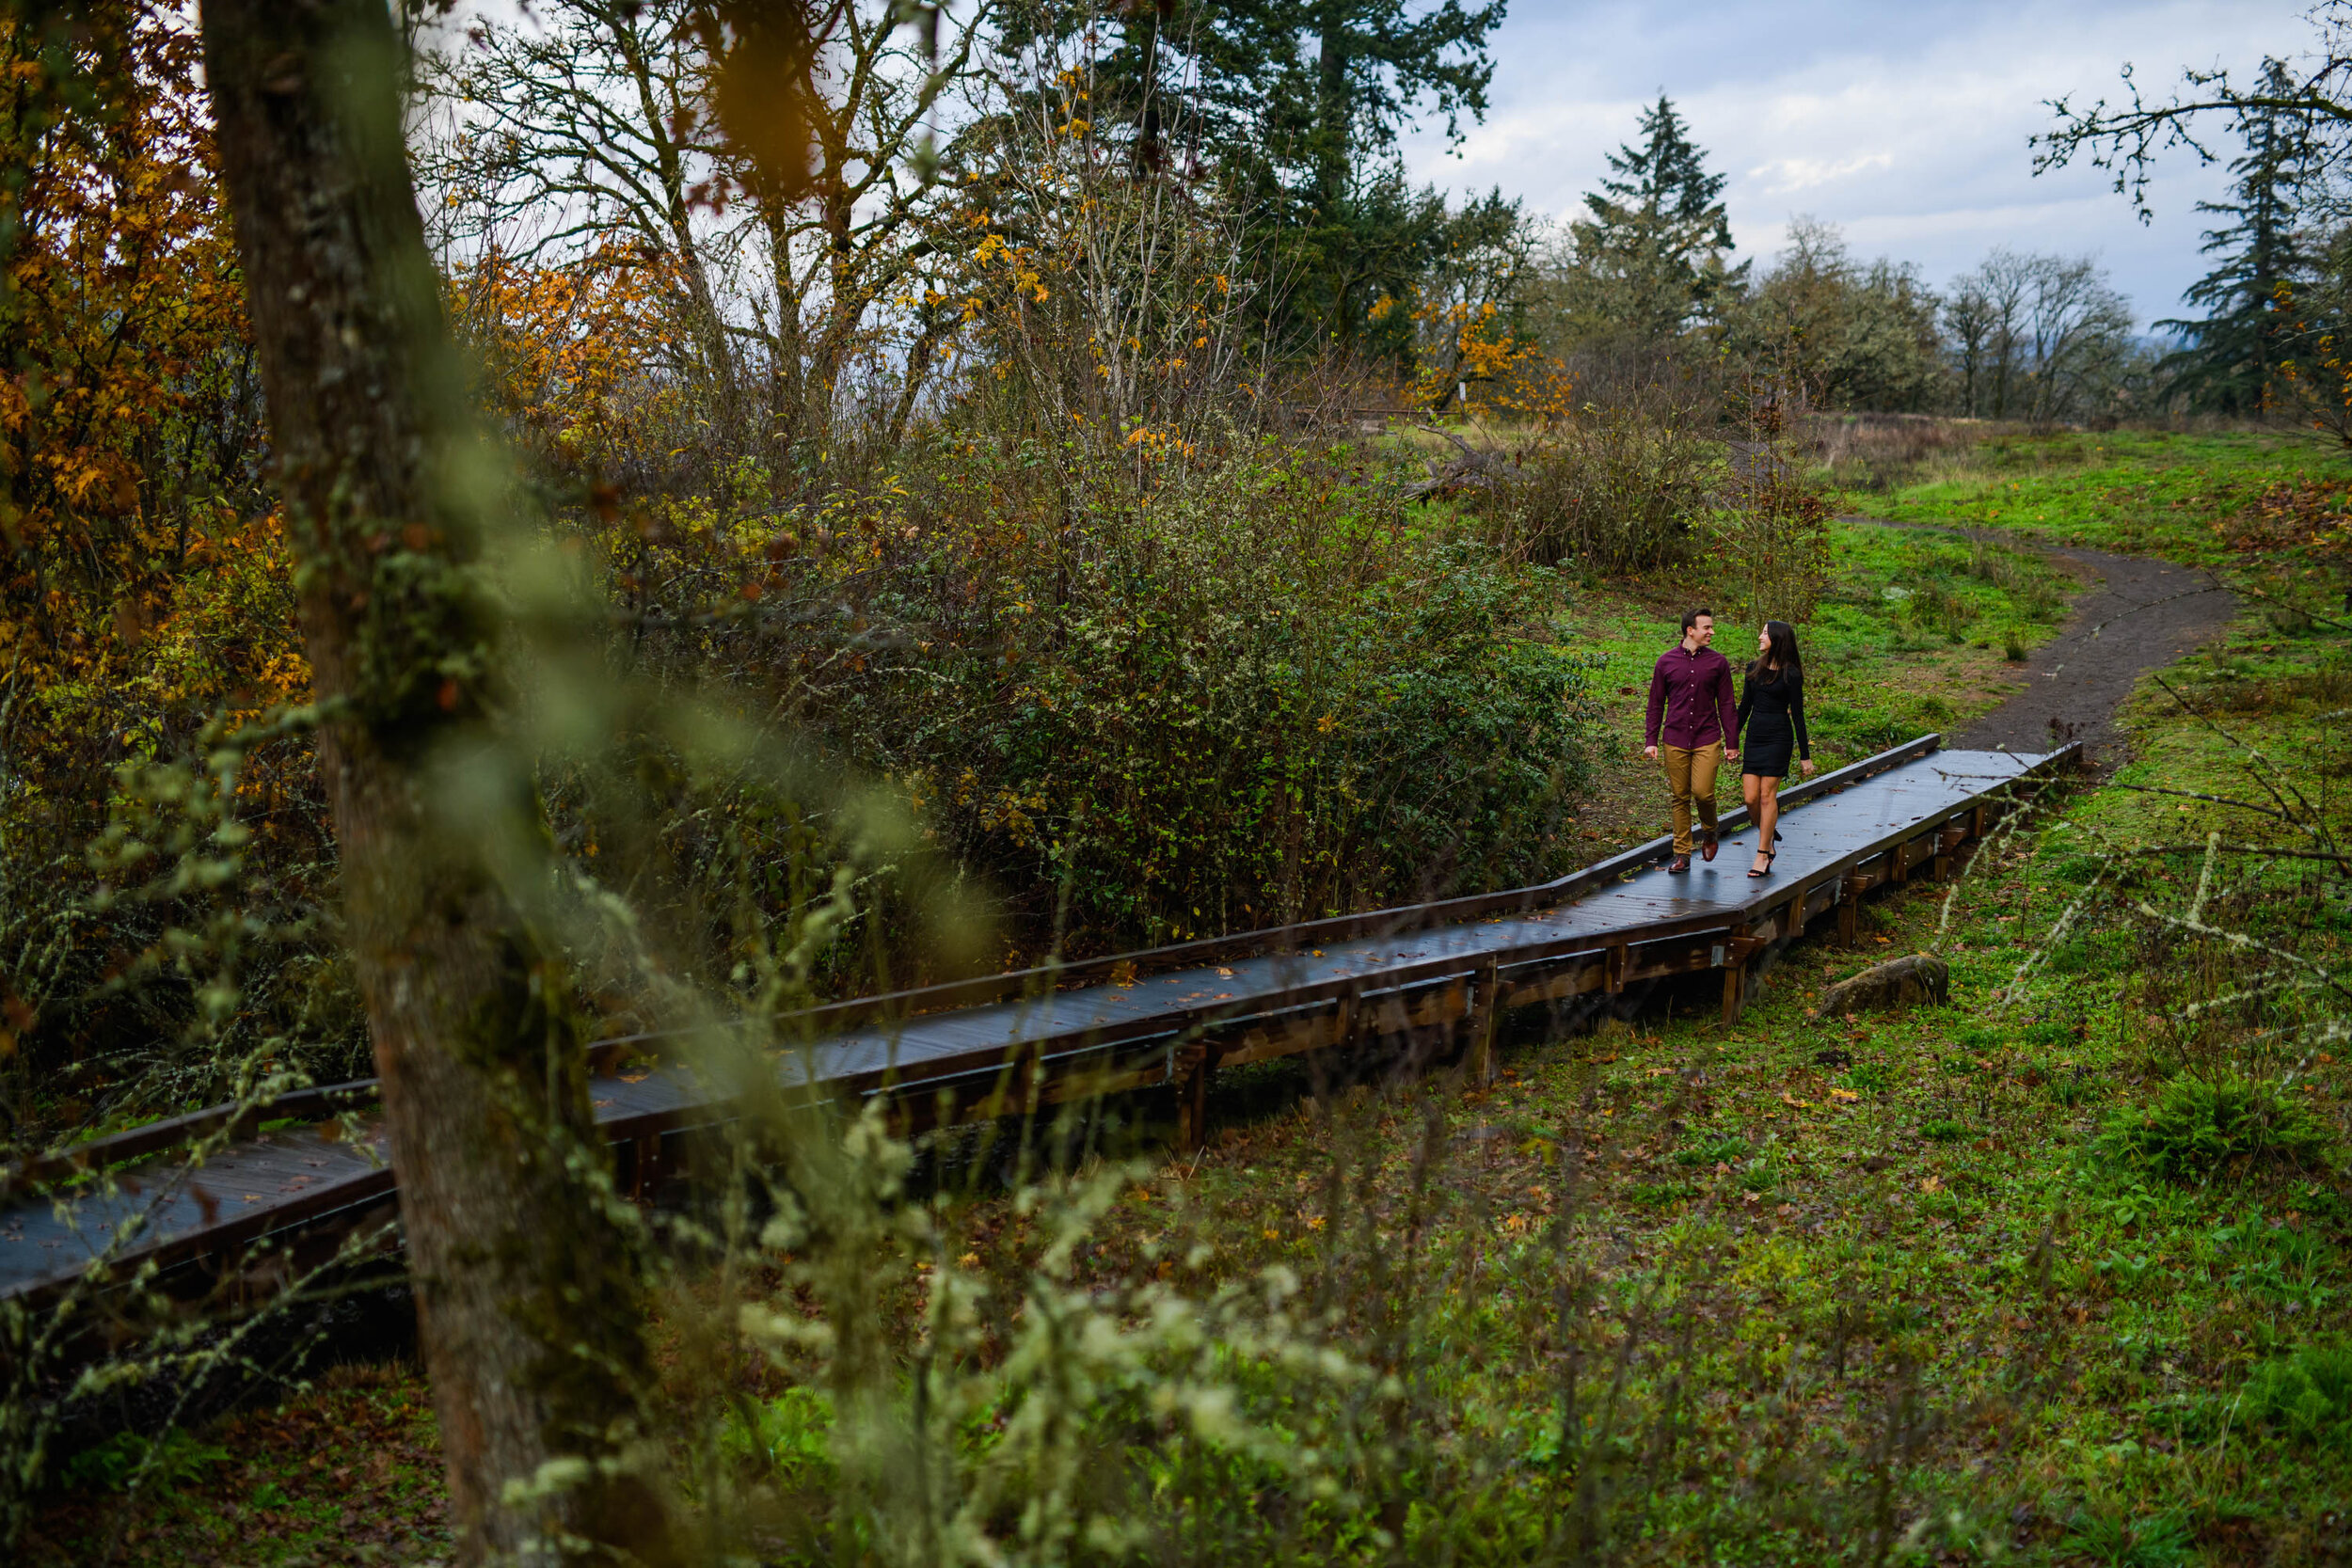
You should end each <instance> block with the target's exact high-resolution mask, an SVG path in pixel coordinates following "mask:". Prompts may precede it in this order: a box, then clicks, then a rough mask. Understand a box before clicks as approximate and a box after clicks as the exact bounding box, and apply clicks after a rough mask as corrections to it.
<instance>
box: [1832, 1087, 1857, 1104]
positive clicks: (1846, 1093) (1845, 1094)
mask: <svg viewBox="0 0 2352 1568" xmlns="http://www.w3.org/2000/svg"><path fill="white" fill-rule="evenodd" d="M1829 1097H1830V1098H1831V1099H1832V1100H1838V1101H1856V1100H1860V1099H1861V1098H1862V1097H1861V1096H1860V1095H1858V1094H1856V1093H1854V1091H1853V1090H1851V1089H1832V1090H1830V1091H1829Z"/></svg>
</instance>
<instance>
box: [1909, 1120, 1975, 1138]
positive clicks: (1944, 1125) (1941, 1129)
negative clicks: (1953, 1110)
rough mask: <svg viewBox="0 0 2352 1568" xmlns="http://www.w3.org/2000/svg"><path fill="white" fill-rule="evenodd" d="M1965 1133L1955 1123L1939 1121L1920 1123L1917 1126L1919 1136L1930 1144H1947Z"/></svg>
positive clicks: (1958, 1124)
mask: <svg viewBox="0 0 2352 1568" xmlns="http://www.w3.org/2000/svg"><path fill="white" fill-rule="evenodd" d="M1967 1131H1968V1130H1967V1129H1966V1128H1964V1127H1963V1126H1961V1124H1960V1123H1958V1122H1956V1121H1946V1120H1941V1119H1939V1120H1935V1121H1929V1122H1922V1123H1921V1124H1920V1126H1919V1136H1921V1137H1923V1138H1925V1139H1927V1140H1928V1141H1929V1142H1931V1143H1939V1144H1947V1143H1951V1142H1953V1141H1955V1140H1956V1139H1958V1138H1959V1137H1960V1136H1961V1135H1962V1134H1963V1133H1964V1132H1967Z"/></svg>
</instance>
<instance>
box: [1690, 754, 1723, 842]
mask: <svg viewBox="0 0 2352 1568" xmlns="http://www.w3.org/2000/svg"><path fill="white" fill-rule="evenodd" d="M1685 754H1686V755H1687V756H1689V758H1690V759H1691V760H1690V764H1689V767H1690V769H1691V772H1690V779H1691V784H1690V790H1691V799H1692V800H1694V801H1696V802H1697V803H1698V808H1699V832H1700V834H1701V835H1702V836H1703V837H1704V838H1705V839H1706V840H1707V858H1708V859H1709V860H1713V859H1714V858H1715V769H1716V768H1720V767H1722V766H1723V760H1724V745H1723V742H1722V741H1720V740H1718V741H1712V742H1710V743H1708V745H1705V746H1701V747H1700V748H1698V749H1697V750H1696V751H1694V752H1686V753H1685ZM1683 852H1684V853H1685V854H1688V853H1690V851H1689V850H1687V849H1686V850H1684V851H1683Z"/></svg>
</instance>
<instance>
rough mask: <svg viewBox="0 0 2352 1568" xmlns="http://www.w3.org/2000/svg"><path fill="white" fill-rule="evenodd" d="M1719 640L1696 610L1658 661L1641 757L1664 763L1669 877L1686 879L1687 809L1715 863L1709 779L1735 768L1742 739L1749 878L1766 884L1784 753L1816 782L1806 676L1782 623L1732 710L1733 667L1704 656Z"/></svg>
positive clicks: (1774, 627) (1763, 640) (1759, 652)
mask: <svg viewBox="0 0 2352 1568" xmlns="http://www.w3.org/2000/svg"><path fill="white" fill-rule="evenodd" d="M1714 640H1715V617H1714V616H1713V615H1711V614H1709V613H1708V611H1706V610H1692V611H1691V612H1690V613H1689V614H1687V615H1685V616H1683V618H1682V641H1680V642H1678V643H1677V644H1676V645H1675V646H1673V647H1671V648H1669V649H1667V650H1666V651H1665V652H1664V653H1663V654H1661V655H1660V656H1659V658H1658V666H1657V668H1656V669H1654V670H1652V671H1651V672H1650V677H1649V723H1648V727H1647V728H1646V729H1645V730H1644V731H1643V747H1642V754H1643V755H1644V756H1645V757H1648V758H1649V759H1650V760H1651V761H1653V762H1654V761H1656V760H1658V757H1659V755H1660V753H1661V751H1662V752H1663V753H1664V755H1665V759H1666V787H1667V788H1668V789H1669V790H1671V791H1673V793H1674V801H1675V858H1674V863H1672V864H1670V865H1668V866H1667V867H1666V869H1667V870H1668V871H1672V872H1677V873H1680V872H1686V871H1688V870H1690V869H1691V849H1692V844H1691V805H1692V801H1696V802H1697V803H1698V808H1699V838H1698V852H1699V854H1700V856H1701V857H1702V858H1703V859H1706V860H1710V861H1711V860H1713V859H1714V858H1715V770H1716V768H1718V767H1720V766H1721V765H1722V764H1724V763H1725V762H1740V732H1741V731H1742V730H1743V729H1744V730H1745V731H1746V732H1747V740H1748V745H1747V757H1746V760H1745V761H1744V762H1742V763H1741V766H1740V794H1741V796H1742V797H1743V798H1744V799H1745V800H1746V801H1747V806H1748V816H1749V819H1750V820H1751V821H1753V822H1754V823H1755V824H1756V863H1755V864H1754V865H1751V866H1750V867H1748V875H1749V876H1751V877H1769V876H1771V875H1772V857H1773V856H1774V855H1775V854H1777V853H1778V851H1777V850H1775V849H1774V848H1773V845H1775V844H1777V843H1778V842H1779V841H1780V832H1779V822H1780V799H1779V796H1778V795H1777V794H1776V793H1775V792H1776V791H1777V790H1778V789H1779V788H1780V781H1781V780H1783V779H1785V778H1787V777H1788V753H1789V752H1790V750H1791V749H1792V748H1793V749H1794V751H1795V752H1796V753H1797V755H1798V756H1799V757H1800V758H1802V759H1803V760H1802V763H1801V766H1802V767H1803V768H1804V771H1805V774H1806V776H1807V777H1810V776H1811V775H1812V772H1813V742H1812V739H1811V737H1810V736H1807V735H1806V734H1805V729H1804V666H1803V665H1802V664H1800V663H1799V662H1798V659H1797V630H1796V628H1795V627H1794V626H1790V625H1789V624H1788V622H1786V621H1767V622H1765V623H1764V629H1763V631H1761V632H1759V633H1758V634H1757V635H1756V657H1754V658H1752V659H1750V660H1749V661H1748V670H1747V680H1746V683H1745V687H1744V689H1742V690H1741V692H1740V705H1739V706H1738V708H1737V709H1735V708H1734V707H1733V706H1732V701H1731V661H1730V660H1729V659H1727V658H1725V657H1724V656H1723V655H1721V654H1719V653H1717V652H1716V651H1715V650H1714V649H1712V648H1710V647H1708V643H1709V642H1712V641H1714Z"/></svg>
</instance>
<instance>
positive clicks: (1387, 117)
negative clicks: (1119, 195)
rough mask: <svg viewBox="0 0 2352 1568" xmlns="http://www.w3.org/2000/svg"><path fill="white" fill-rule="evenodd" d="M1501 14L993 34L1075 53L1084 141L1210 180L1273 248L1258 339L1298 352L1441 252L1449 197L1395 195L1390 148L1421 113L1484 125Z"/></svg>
mask: <svg viewBox="0 0 2352 1568" xmlns="http://www.w3.org/2000/svg"><path fill="white" fill-rule="evenodd" d="M1506 4H1507V0H1441V3H1440V4H1437V5H1434V6H1433V5H1425V4H1421V3H1418V0H1189V3H1185V0H1168V3H1165V4H1158V5H1135V6H1127V7H1122V8H1119V10H1118V14H1117V16H1116V18H1115V19H1113V18H1106V17H1105V16H1104V12H1103V8H1101V7H1099V6H1094V5H1072V4H1066V3H1051V4H1048V5H1046V6H1043V7H1041V8H1038V9H1035V10H1032V11H1025V12H1022V13H1019V14H1018V15H1017V16H1015V17H1014V18H1013V19H1012V20H1010V21H1009V22H1008V23H1007V24H1006V26H1005V38H1006V41H1007V44H1008V46H1009V48H1010V49H1012V50H1014V51H1015V52H1019V51H1025V50H1030V49H1035V48H1036V47H1037V46H1038V45H1039V44H1040V43H1041V41H1043V40H1060V53H1061V54H1062V55H1065V56H1076V55H1088V56H1089V57H1090V58H1091V60H1092V71H1091V80H1092V91H1093V92H1094V95H1095V97H1094V105H1093V106H1094V107H1095V109H1096V110H1097V111H1098V113H1097V115H1096V116H1095V117H1094V118H1095V123H1096V124H1097V126H1098V128H1099V129H1098V134H1102V135H1106V136H1108V137H1110V138H1111V139H1114V140H1123V141H1125V142H1127V143H1130V144H1131V153H1132V157H1133V161H1134V162H1135V164H1136V166H1137V167H1138V168H1139V169H1145V170H1161V169H1168V170H1177V171H1182V172H1184V174H1186V175H1198V176H1204V177H1206V178H1208V179H1211V180H1214V181H1215V182H1216V184H1217V185H1218V186H1219V187H1220V188H1221V189H1222V190H1223V191H1224V192H1225V193H1226V194H1227V195H1228V196H1229V197H1230V198H1232V199H1233V200H1234V201H1236V202H1237V203H1238V204H1239V205H1241V206H1242V207H1243V208H1244V209H1245V210H1246V211H1247V212H1248V214H1249V215H1250V216H1251V217H1252V218H1253V219H1254V220H1256V221H1257V223H1258V224H1259V226H1260V227H1261V230H1262V231H1263V232H1265V233H1268V234H1271V235H1274V236H1276V237H1277V243H1276V245H1274V246H1273V247H1272V249H1271V253H1270V254H1269V255H1268V257H1267V263H1268V265H1267V271H1268V275H1269V277H1272V278H1275V279H1279V287H1277V288H1273V289H1269V290H1268V291H1267V292H1266V293H1265V295H1264V296H1263V297H1266V298H1268V299H1279V301H1280V302H1281V305H1280V309H1279V315H1280V317H1281V318H1282V319H1280V320H1278V321H1274V322H1270V323H1269V324H1268V326H1269V329H1270V330H1272V331H1273V332H1274V333H1275V334H1276V335H1277V336H1279V337H1280V338H1283V339H1285V340H1287V341H1289V342H1290V343H1292V344H1293V345H1294V346H1297V345H1302V344H1308V343H1311V342H1313V341H1316V340H1318V339H1324V338H1338V339H1341V340H1343V341H1352V340H1354V339H1355V338H1356V337H1357V334H1358V333H1359V329H1360V328H1361V327H1362V325H1363V324H1364V319H1365V315H1366V312H1367V311H1368V310H1369V309H1370V308H1371V307H1372V305H1373V304H1374V303H1375V301H1376V300H1377V299H1379V298H1381V297H1383V296H1384V295H1387V294H1391V293H1395V292H1397V290H1398V288H1399V287H1400V285H1401V283H1402V281H1403V279H1404V278H1405V277H1406V273H1407V272H1409V271H1410V269H1411V267H1412V266H1413V265H1417V264H1418V261H1416V259H1418V258H1424V257H1427V256H1429V255H1433V254H1440V253H1442V250H1443V246H1444V239H1443V230H1444V227H1445V223H1446V209H1445V204H1444V202H1443V199H1442V198H1440V197H1438V194H1437V193H1436V191H1434V190H1420V191H1416V190H1413V189H1411V188H1409V187H1408V186H1406V184H1405V182H1404V180H1403V176H1402V173H1401V171H1400V170H1399V169H1398V167H1397V160H1396V156H1395V150H1396V141H1397V137H1398V135H1399V133H1400V132H1401V131H1402V130H1403V128H1404V127H1405V126H1406V124H1408V123H1410V122H1411V121H1412V120H1413V119H1414V118H1415V117H1416V115H1418V114H1420V113H1422V112H1424V111H1426V112H1431V113H1434V114H1437V115H1439V116H1442V117H1443V118H1444V120H1445V124H1446V131H1447V134H1448V135H1450V136H1453V137H1454V138H1456V139H1458V138H1459V136H1460V135H1461V125H1462V120H1463V119H1464V118H1465V117H1466V116H1467V117H1468V118H1470V119H1480V118H1483V117H1484V116H1485V114H1486V87H1487V84H1488V82H1489V81H1490V80H1491V79H1492V78H1493V75H1494V62H1493V60H1492V59H1491V58H1489V56H1488V55H1487V52H1486V40H1487V38H1488V35H1490V34H1491V33H1492V32H1493V31H1494V29H1495V28H1496V27H1498V26H1499V25H1501V24H1502V17H1503V11H1504V8H1505V6H1506ZM1078 40H1091V41H1089V42H1088V43H1086V44H1085V46H1084V47H1079V46H1078ZM1179 84H1182V85H1181V87H1180V86H1179Z"/></svg>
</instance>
